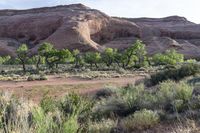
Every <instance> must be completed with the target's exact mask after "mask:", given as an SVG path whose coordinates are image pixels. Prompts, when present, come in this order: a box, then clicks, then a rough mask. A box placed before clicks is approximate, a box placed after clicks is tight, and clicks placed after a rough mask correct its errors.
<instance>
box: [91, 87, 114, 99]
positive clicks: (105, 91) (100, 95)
mask: <svg viewBox="0 0 200 133" xmlns="http://www.w3.org/2000/svg"><path fill="white" fill-rule="evenodd" d="M113 93H114V92H113V91H112V90H111V89H109V88H108V89H106V88H105V89H101V90H99V91H97V92H96V94H95V99H101V98H107V97H110V96H112V95H113Z"/></svg>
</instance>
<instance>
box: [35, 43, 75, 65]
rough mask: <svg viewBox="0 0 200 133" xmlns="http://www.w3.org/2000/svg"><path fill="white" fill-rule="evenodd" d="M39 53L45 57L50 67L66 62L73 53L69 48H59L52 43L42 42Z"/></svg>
mask: <svg viewBox="0 0 200 133" xmlns="http://www.w3.org/2000/svg"><path fill="white" fill-rule="evenodd" d="M38 53H39V55H40V56H44V57H45V62H46V63H47V65H48V67H49V68H53V67H54V66H56V67H57V66H58V64H62V63H65V62H66V61H67V60H71V58H72V54H71V52H70V51H69V50H68V49H62V50H57V49H55V48H54V47H53V45H52V44H50V43H44V44H42V45H41V46H40V47H39V49H38Z"/></svg>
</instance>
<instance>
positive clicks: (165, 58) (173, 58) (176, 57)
mask: <svg viewBox="0 0 200 133" xmlns="http://www.w3.org/2000/svg"><path fill="white" fill-rule="evenodd" d="M152 61H153V62H154V64H155V65H175V64H176V63H180V62H183V61H184V55H183V54H180V53H178V52H177V51H176V50H174V49H171V50H167V51H166V52H165V53H164V54H161V53H158V54H155V55H154V56H153V59H152Z"/></svg>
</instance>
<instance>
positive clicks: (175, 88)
mask: <svg viewBox="0 0 200 133" xmlns="http://www.w3.org/2000/svg"><path fill="white" fill-rule="evenodd" d="M192 93H193V88H192V87H191V86H189V85H188V84H186V83H184V82H180V83H175V82H173V81H166V82H163V83H161V84H160V88H159V90H158V92H157V97H158V104H159V105H160V106H162V107H163V108H164V109H165V110H166V111H170V112H177V111H178V112H179V111H181V110H183V108H184V109H186V108H185V107H186V106H185V105H186V104H188V102H189V101H190V100H191V98H192ZM162 107H161V108H162Z"/></svg>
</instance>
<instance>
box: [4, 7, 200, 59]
mask: <svg viewBox="0 0 200 133" xmlns="http://www.w3.org/2000/svg"><path fill="white" fill-rule="evenodd" d="M136 39H141V40H143V41H144V43H145V44H146V45H147V48H148V52H149V54H154V53H157V52H163V51H165V50H166V49H170V48H176V49H177V50H178V51H179V52H181V53H184V54H185V55H186V56H187V57H188V58H190V57H196V58H197V57H200V25H197V24H195V23H192V22H189V21H188V20H187V19H185V18H183V17H178V16H172V17H167V18H160V19H153V18H136V19H132V18H112V17H109V16H107V15H106V14H104V13H102V12H100V11H98V10H94V9H90V8H88V7H86V6H84V5H81V4H75V5H67V6H57V7H46V8H38V9H30V10H1V11H0V55H7V54H10V55H12V56H15V50H16V48H17V47H18V46H19V45H20V44H21V43H26V44H28V46H29V48H31V52H32V53H35V52H36V51H37V48H38V46H39V45H40V44H41V43H42V42H50V43H53V44H54V45H55V47H56V48H58V49H62V48H68V49H70V50H72V49H79V50H81V51H88V50H98V51H102V50H103V49H104V48H105V47H112V48H119V49H125V48H127V47H128V46H130V45H131V44H133V42H134V41H135V40H136Z"/></svg>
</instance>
